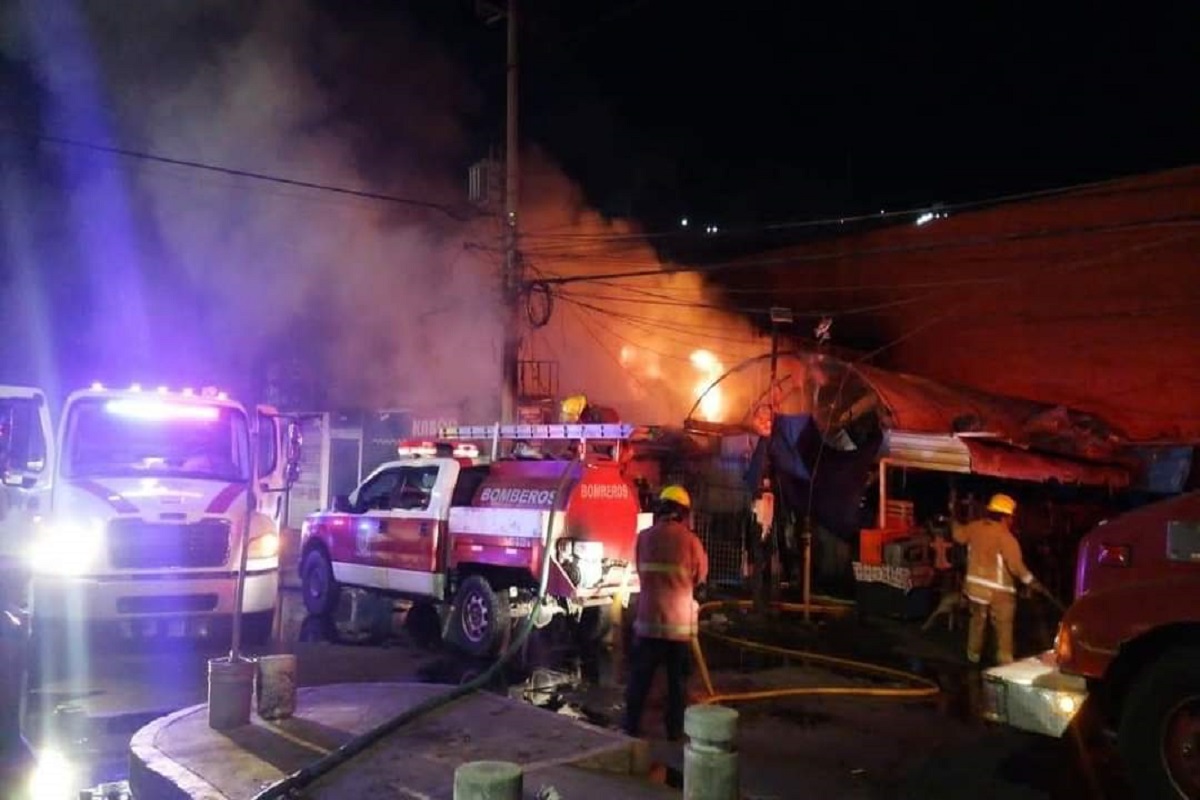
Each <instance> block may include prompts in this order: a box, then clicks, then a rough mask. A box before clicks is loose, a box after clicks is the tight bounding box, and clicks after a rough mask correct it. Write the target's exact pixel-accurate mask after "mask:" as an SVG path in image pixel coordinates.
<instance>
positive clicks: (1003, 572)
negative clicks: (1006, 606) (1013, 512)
mask: <svg viewBox="0 0 1200 800" xmlns="http://www.w3.org/2000/svg"><path fill="white" fill-rule="evenodd" d="M954 540H955V541H956V542H958V543H960V544H965V545H966V546H967V577H966V581H965V582H964V584H963V592H964V593H965V594H966V595H967V597H969V598H970V599H972V600H974V601H975V602H977V603H987V602H988V601H989V600H990V598H991V592H993V591H997V592H1008V593H1010V594H1011V593H1015V592H1016V586H1015V584H1014V583H1013V577H1014V576H1015V577H1017V578H1019V579H1020V580H1021V582H1022V583H1029V582H1031V581H1032V580H1033V573H1031V572H1030V571H1029V569H1028V568H1027V567H1026V566H1025V561H1024V559H1022V558H1021V545H1020V543H1019V542H1017V537H1015V536H1013V535H1012V531H1010V530H1009V529H1008V526H1007V525H1005V524H1004V523H1003V522H996V521H994V520H990V519H980V520H976V521H974V522H969V523H967V524H966V525H959V524H958V523H955V524H954ZM972 587H975V591H974V592H972V591H971V589H972Z"/></svg>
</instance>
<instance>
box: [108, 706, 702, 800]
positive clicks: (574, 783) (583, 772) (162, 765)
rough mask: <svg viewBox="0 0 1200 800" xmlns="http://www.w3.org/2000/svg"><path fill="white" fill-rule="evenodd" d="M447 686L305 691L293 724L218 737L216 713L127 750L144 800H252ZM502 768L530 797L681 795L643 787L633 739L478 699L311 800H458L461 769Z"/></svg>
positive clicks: (190, 717) (339, 772)
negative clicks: (520, 779) (514, 774)
mask: <svg viewBox="0 0 1200 800" xmlns="http://www.w3.org/2000/svg"><path fill="white" fill-rule="evenodd" d="M447 688H448V687H445V686H436V685H430V684H400V683H375V684H334V685H330V686H320V687H313V688H306V689H300V690H299V693H298V697H297V713H296V716H294V717H293V718H292V719H289V720H284V721H282V722H280V723H268V722H264V721H263V720H260V719H258V718H257V717H254V718H252V721H251V724H250V725H247V726H245V727H243V728H239V729H237V730H234V731H227V732H225V733H220V732H217V731H214V730H211V729H210V728H209V727H208V718H207V707H206V706H202V705H201V706H193V707H191V708H187V709H184V710H182V711H179V712H176V713H174V714H171V715H169V716H166V717H162V718H160V719H158V720H155V721H154V722H152V723H151V724H149V725H147V726H146V727H144V728H142V729H141V730H140V731H138V733H137V734H136V735H135V736H134V737H133V740H132V742H131V743H130V751H131V752H130V784H131V787H132V789H133V792H134V796H135V797H137V798H138V800H181V799H182V798H194V799H195V800H201V799H203V800H223V798H230V799H231V800H233V799H235V798H236V800H244V798H248V797H253V796H254V795H255V794H257V793H258V792H260V791H261V790H262V789H264V788H266V787H267V786H269V785H271V784H273V783H275V782H276V781H278V780H280V779H281V778H283V777H284V776H286V775H287V774H289V773H291V772H293V771H295V770H297V769H299V768H300V767H302V766H304V765H306V764H309V763H311V762H312V761H314V760H316V759H317V758H320V757H321V756H323V755H325V754H326V753H328V752H331V751H332V750H334V749H336V748H337V747H339V746H341V745H343V744H345V743H346V742H347V741H349V740H350V739H352V738H353V737H354V736H356V735H358V734H361V733H364V732H366V731H368V730H370V729H372V728H374V727H375V726H377V725H378V724H379V723H381V722H383V721H384V720H386V719H389V718H391V717H392V716H394V715H396V714H398V713H400V712H402V711H404V710H405V709H407V708H411V707H413V706H415V705H417V704H418V703H420V702H422V701H424V700H425V699H427V698H429V697H432V696H435V695H438V694H441V693H443V692H445V691H446V690H447ZM480 760H502V761H512V762H515V763H517V764H521V765H522V766H523V767H524V768H525V796H526V797H527V798H535V797H536V796H537V793H538V791H539V790H541V789H543V788H544V787H554V788H555V789H557V790H558V791H559V793H560V794H561V796H562V797H564V798H568V799H570V798H576V797H622V798H629V800H661V799H662V798H671V797H674V798H677V797H678V796H679V795H678V793H677V792H674V791H672V790H670V789H667V788H666V787H663V786H660V785H655V784H652V783H650V782H649V781H647V780H645V779H643V778H641V777H639V775H638V774H636V773H638V771H639V770H644V769H646V767H647V766H648V763H646V762H647V761H648V758H647V755H646V752H645V748H644V746H643V745H641V744H640V743H638V742H637V741H636V740H634V739H630V738H629V737H626V736H623V735H621V734H619V733H615V732H612V731H606V730H602V729H600V728H595V727H593V726H590V725H587V724H585V723H582V722H579V721H577V720H574V719H571V718H569V717H567V716H564V715H560V714H555V713H552V712H549V711H544V710H542V709H538V708H535V707H533V706H530V705H528V704H526V703H522V702H520V701H517V700H510V699H507V698H503V697H499V696H496V695H491V694H481V693H477V694H474V695H470V696H468V697H464V698H461V699H459V700H457V701H455V702H454V703H452V704H450V705H449V706H446V707H444V708H441V709H438V710H436V711H433V712H431V713H429V714H428V715H426V716H424V717H422V718H420V719H417V720H416V721H414V722H413V723H411V724H410V725H408V726H406V727H405V728H403V729H401V730H400V731H398V732H396V733H394V734H393V735H392V736H390V737H388V738H386V739H384V740H383V741H381V742H379V743H378V744H376V745H375V746H374V747H372V748H370V749H368V750H367V751H366V752H364V753H362V754H361V755H359V756H358V757H356V758H355V759H354V760H353V762H352V763H348V764H345V765H343V766H341V767H339V768H338V769H335V770H334V771H333V772H331V773H329V774H328V775H326V776H325V777H323V778H322V779H321V780H319V781H317V782H316V783H314V784H313V785H312V786H310V787H309V788H308V789H307V790H306V794H305V796H306V797H312V798H342V797H385V796H386V797H421V798H429V800H440V799H441V798H445V800H451V798H452V795H453V775H454V769H455V767H457V766H458V765H459V764H462V763H465V762H468V761H480Z"/></svg>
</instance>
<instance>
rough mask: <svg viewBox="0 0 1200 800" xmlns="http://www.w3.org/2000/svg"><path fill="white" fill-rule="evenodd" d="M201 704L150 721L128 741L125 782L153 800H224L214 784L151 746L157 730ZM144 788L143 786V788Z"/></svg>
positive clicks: (198, 707) (192, 711)
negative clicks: (127, 768) (127, 770)
mask: <svg viewBox="0 0 1200 800" xmlns="http://www.w3.org/2000/svg"><path fill="white" fill-rule="evenodd" d="M204 707H205V706H203V705H198V706H191V707H189V708H184V709H181V710H179V711H176V712H175V713H174V714H168V715H167V716H165V717H161V718H159V719H156V720H154V721H153V722H151V723H150V724H149V725H146V726H145V727H144V728H142V729H141V730H139V731H138V732H137V733H135V734H134V735H133V738H132V739H130V740H129V784H130V785H131V786H138V787H139V790H140V792H141V793H142V795H143V796H150V797H154V798H156V799H157V800H228V798H226V797H225V795H224V794H222V793H221V792H219V791H217V789H216V787H214V786H213V785H212V784H210V783H209V782H208V781H206V780H204V779H203V778H201V777H200V776H199V775H197V774H196V773H194V772H192V771H191V770H189V769H186V768H184V767H181V766H180V765H179V764H178V763H177V762H176V761H175V760H174V759H172V758H170V757H169V756H167V755H165V754H164V753H163V752H162V751H161V750H159V749H158V747H157V746H155V742H156V740H157V739H158V734H159V732H160V731H161V730H162V729H163V728H166V727H168V726H170V725H171V724H173V723H174V722H175V721H176V720H179V719H182V718H183V717H186V716H188V715H189V714H194V713H196V712H197V711H199V710H200V709H203V708H204ZM143 787H144V788H143Z"/></svg>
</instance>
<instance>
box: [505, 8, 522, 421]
mask: <svg viewBox="0 0 1200 800" xmlns="http://www.w3.org/2000/svg"><path fill="white" fill-rule="evenodd" d="M507 74H508V103H507V115H506V116H507V119H506V121H505V123H506V124H505V149H504V167H505V176H504V239H505V241H504V298H505V303H506V304H507V306H508V308H507V312H508V324H507V325H505V328H504V352H503V360H504V364H503V369H504V391H503V393H502V394H501V400H500V419H501V420H503V421H504V422H515V421H516V410H517V395H518V393H519V391H520V387H519V383H520V375H519V372H520V359H521V315H520V300H521V285H522V278H523V275H522V272H523V270H522V269H521V259H520V255H519V254H518V252H517V247H518V243H519V240H518V228H517V205H518V189H519V180H520V178H519V175H520V172H519V160H518V159H519V157H520V153H519V150H520V147H519V145H518V143H517V0H508V65H507Z"/></svg>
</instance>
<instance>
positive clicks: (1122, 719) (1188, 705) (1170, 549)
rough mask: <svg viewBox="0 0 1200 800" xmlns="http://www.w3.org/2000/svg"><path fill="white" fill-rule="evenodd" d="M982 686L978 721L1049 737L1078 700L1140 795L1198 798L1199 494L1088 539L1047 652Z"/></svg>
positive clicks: (1142, 512) (1127, 517) (990, 675)
mask: <svg viewBox="0 0 1200 800" xmlns="http://www.w3.org/2000/svg"><path fill="white" fill-rule="evenodd" d="M984 686H985V697H986V709H985V714H986V716H988V717H989V718H990V719H992V720H993V721H996V722H1003V723H1006V724H1008V725H1011V726H1013V727H1016V728H1020V729H1022V730H1026V731H1031V732H1034V733H1041V734H1044V735H1048V736H1054V737H1059V736H1062V735H1063V734H1064V733H1065V732H1066V731H1067V730H1068V728H1069V726H1072V725H1073V724H1074V723H1075V720H1076V718H1077V717H1079V716H1080V715H1081V714H1082V709H1083V708H1085V705H1086V707H1088V708H1089V709H1090V711H1091V713H1089V714H1083V717H1084V719H1088V720H1095V721H1097V722H1099V723H1100V724H1101V725H1102V726H1103V727H1105V728H1107V729H1113V730H1115V731H1116V735H1117V746H1118V749H1119V750H1120V753H1121V757H1122V760H1123V761H1124V763H1125V767H1126V770H1127V771H1128V773H1129V778H1130V782H1131V783H1132V784H1133V789H1134V790H1135V792H1136V794H1137V796H1138V797H1178V798H1195V797H1200V491H1193V492H1188V493H1186V494H1182V495H1179V496H1177V497H1173V498H1171V499H1168V500H1162V501H1159V502H1157V503H1154V504H1152V505H1148V506H1145V507H1143V508H1140V509H1138V510H1136V511H1131V512H1129V513H1127V514H1124V515H1122V516H1120V517H1117V518H1116V519H1114V520H1113V521H1111V522H1108V523H1105V524H1102V525H1101V526H1100V527H1098V528H1096V529H1095V530H1094V531H1092V532H1091V533H1089V534H1088V535H1087V536H1085V537H1084V538H1083V541H1082V542H1081V543H1080V545H1079V559H1078V567H1077V572H1076V579H1075V602H1074V603H1072V604H1071V606H1070V608H1068V609H1067V611H1066V614H1065V615H1064V616H1063V619H1062V622H1061V623H1060V625H1059V629H1058V635H1057V636H1056V637H1055V641H1054V650H1053V651H1051V652H1047V653H1044V654H1042V655H1040V656H1034V657H1032V658H1027V659H1025V660H1023V661H1018V662H1016V663H1014V664H1008V665H1005V666H1002V667H995V668H993V669H991V670H988V672H987V674H986V682H985V684H984ZM1085 727H1086V726H1085Z"/></svg>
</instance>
